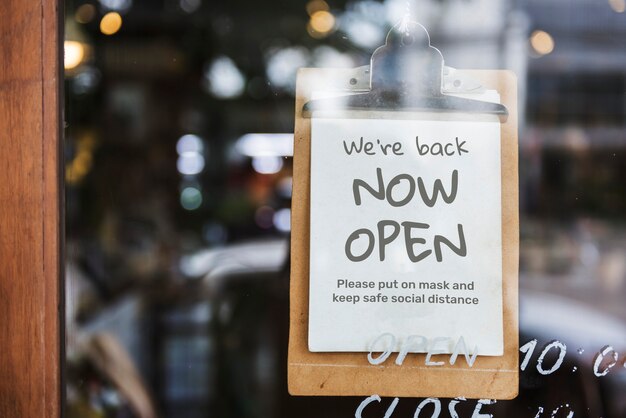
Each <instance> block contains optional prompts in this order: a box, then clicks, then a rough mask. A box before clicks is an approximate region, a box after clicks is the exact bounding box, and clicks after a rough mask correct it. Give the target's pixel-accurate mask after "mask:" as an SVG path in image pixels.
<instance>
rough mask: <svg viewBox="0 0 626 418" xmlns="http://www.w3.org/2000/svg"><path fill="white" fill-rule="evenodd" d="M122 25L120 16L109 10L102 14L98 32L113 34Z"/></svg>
mask: <svg viewBox="0 0 626 418" xmlns="http://www.w3.org/2000/svg"><path fill="white" fill-rule="evenodd" d="M121 27H122V16H120V14H119V13H117V12H109V13H107V14H105V15H104V16H102V20H101V21H100V32H102V33H103V34H105V35H113V34H115V33H117V32H118V31H119V30H120V29H121Z"/></svg>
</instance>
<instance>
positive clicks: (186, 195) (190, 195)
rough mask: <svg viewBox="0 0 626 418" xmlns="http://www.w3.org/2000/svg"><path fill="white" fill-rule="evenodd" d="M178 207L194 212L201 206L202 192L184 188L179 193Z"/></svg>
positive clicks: (192, 188) (193, 188)
mask: <svg viewBox="0 0 626 418" xmlns="http://www.w3.org/2000/svg"><path fill="white" fill-rule="evenodd" d="M180 205H181V206H182V207H183V208H184V209H187V210H196V209H198V208H199V207H200V206H201V205H202V192H201V191H200V190H198V189H197V188H195V187H185V188H184V189H183V191H182V192H180Z"/></svg>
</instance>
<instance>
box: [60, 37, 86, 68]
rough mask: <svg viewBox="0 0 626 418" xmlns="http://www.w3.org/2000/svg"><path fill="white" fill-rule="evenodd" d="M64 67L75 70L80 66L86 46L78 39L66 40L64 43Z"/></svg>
mask: <svg viewBox="0 0 626 418" xmlns="http://www.w3.org/2000/svg"><path fill="white" fill-rule="evenodd" d="M63 54H64V59H63V67H64V68H65V69H66V70H73V69H74V68H76V67H78V66H79V65H80V63H81V62H83V59H84V58H85V46H84V45H83V44H82V43H80V42H77V41H65V42H64V43H63Z"/></svg>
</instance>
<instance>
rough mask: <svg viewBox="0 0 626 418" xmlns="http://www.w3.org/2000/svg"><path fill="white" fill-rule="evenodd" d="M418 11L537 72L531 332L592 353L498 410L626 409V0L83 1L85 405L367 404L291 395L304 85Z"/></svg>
mask: <svg viewBox="0 0 626 418" xmlns="http://www.w3.org/2000/svg"><path fill="white" fill-rule="evenodd" d="M407 13H408V14H409V15H410V18H411V19H412V20H416V21H419V22H420V23H421V24H423V25H424V26H425V27H426V28H427V29H428V30H429V32H430V35H431V39H432V44H433V45H435V46H437V48H438V49H440V50H441V51H442V53H443V55H444V57H445V64H446V65H447V66H450V67H453V68H463V69H509V70H512V71H514V72H515V73H516V75H517V79H518V89H519V90H518V94H519V116H520V119H519V120H520V126H519V166H520V169H519V179H520V187H519V196H520V345H522V344H524V343H525V342H527V341H528V340H531V339H533V338H536V339H538V341H539V343H540V344H546V343H548V342H549V341H551V340H555V339H558V340H561V341H564V342H566V343H567V344H568V347H574V348H580V349H581V350H583V351H584V353H577V352H576V350H571V351H569V352H568V355H567V357H566V358H565V362H566V363H565V364H567V365H568V366H569V367H563V371H562V372H559V373H554V375H551V376H539V375H538V374H537V373H535V372H533V371H528V372H524V373H521V375H520V376H521V382H520V395H519V397H518V398H517V399H515V400H512V401H499V402H498V403H497V404H495V405H493V406H490V407H489V410H490V412H491V413H493V414H494V416H496V417H500V416H502V417H503V416H506V417H529V418H530V417H533V416H535V413H537V411H538V408H545V409H546V415H545V416H546V417H547V416H548V413H550V411H552V410H554V409H555V408H557V407H558V406H559V405H561V404H565V403H567V404H568V408H569V409H568V410H571V411H573V414H574V415H571V416H576V417H594V418H599V417H604V418H620V417H626V397H625V396H624V393H625V390H626V369H625V368H624V367H622V366H623V363H624V355H626V303H625V300H626V223H625V220H626V218H625V215H626V187H625V184H626V42H625V39H626V2H625V0H309V1H305V0H302V1H295V0H275V1H268V2H255V1H250V0H229V1H220V2H218V1H209V0H66V1H65V14H66V16H65V45H64V47H65V48H64V49H65V61H64V66H65V148H64V149H65V183H66V196H65V211H66V235H67V266H66V341H67V342H66V355H67V365H66V369H67V370H66V412H67V416H68V417H70V418H75V417H81V418H84V417H116V418H117V417H138V418H150V417H163V418H199V417H224V418H227V417H233V418H234V417H242V418H243V417H251V418H252V417H267V418H271V417H294V416H298V417H309V416H310V417H319V416H327V417H339V416H343V417H345V416H353V414H354V411H355V409H356V407H357V406H358V405H359V402H360V401H361V399H359V398H306V397H291V396H289V395H288V393H287V384H286V373H287V372H286V361H287V357H286V355H287V354H286V353H287V340H288V321H289V317H288V316H289V315H288V309H289V294H288V293H289V248H290V245H289V240H290V226H291V223H290V207H291V190H292V154H293V127H294V94H295V79H296V72H297V70H298V69H299V68H302V67H341V68H353V67H359V66H364V65H368V64H369V59H370V56H371V54H372V52H373V51H374V49H375V48H377V47H378V46H380V45H382V44H383V43H384V39H385V35H386V33H387V31H388V30H389V29H390V27H392V26H393V25H394V24H396V23H398V22H399V21H401V20H402V19H403V18H405V16H406V15H407ZM606 345H611V346H612V347H614V348H615V351H616V352H618V353H619V364H618V366H616V367H615V368H614V369H613V370H611V373H610V374H609V375H607V376H604V377H602V378H598V377H597V376H594V374H593V372H592V370H591V368H592V366H593V361H594V360H593V359H594V355H595V354H596V353H597V352H598V351H600V350H601V349H602V348H603V346H606ZM570 352H571V354H570ZM566 369H567V370H566ZM576 369H578V370H580V371H581V373H572V372H571V371H572V370H576ZM385 405H387V403H385ZM415 405H416V403H415V402H409V401H406V402H404V401H403V402H401V404H400V405H399V406H398V409H397V410H396V412H395V413H394V416H395V415H397V416H398V417H400V416H413V415H412V414H413V412H414V410H415ZM376 408H378V409H376ZM405 409H406V410H405ZM486 409H487V408H485V410H486ZM458 410H459V411H460V412H459V414H460V415H461V416H463V417H465V416H467V417H468V418H469V417H470V416H471V414H472V410H471V408H469V409H468V410H467V411H464V410H463V408H462V407H459V409H458ZM384 411H385V409H384V407H383V405H382V404H381V406H379V407H378V406H377V407H372V409H371V411H370V413H371V415H370V416H383V415H384ZM444 412H446V411H444ZM461 412H462V413H461ZM376 413H378V415H375V414H376ZM425 416H430V415H425ZM442 416H444V415H442ZM552 416H554V417H561V416H562V417H566V416H570V415H567V414H566V410H565V409H564V410H562V411H561V412H557V413H556V414H555V415H552Z"/></svg>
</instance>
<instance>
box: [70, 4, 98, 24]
mask: <svg viewBox="0 0 626 418" xmlns="http://www.w3.org/2000/svg"><path fill="white" fill-rule="evenodd" d="M95 17H96V7H95V6H94V5H93V4H89V3H86V4H82V5H81V6H79V7H78V9H76V13H74V19H76V21H77V22H78V23H82V24H86V23H89V22H91V21H92V20H93V19H94V18H95Z"/></svg>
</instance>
